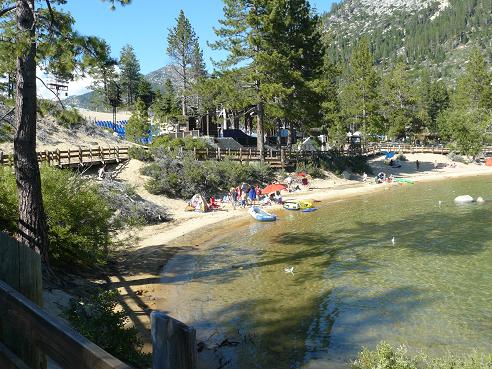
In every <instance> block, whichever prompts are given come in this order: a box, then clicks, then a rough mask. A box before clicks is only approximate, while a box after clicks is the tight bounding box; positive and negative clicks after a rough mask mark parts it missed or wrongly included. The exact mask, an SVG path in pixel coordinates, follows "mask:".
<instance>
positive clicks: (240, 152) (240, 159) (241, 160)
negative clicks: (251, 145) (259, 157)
mask: <svg viewBox="0 0 492 369" xmlns="http://www.w3.org/2000/svg"><path fill="white" fill-rule="evenodd" d="M239 162H240V163H242V162H243V148H242V147H240V148H239Z"/></svg>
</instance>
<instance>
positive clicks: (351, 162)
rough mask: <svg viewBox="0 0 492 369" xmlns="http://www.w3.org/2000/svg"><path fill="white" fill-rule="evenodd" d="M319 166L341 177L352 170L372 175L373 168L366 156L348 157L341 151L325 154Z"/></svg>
mask: <svg viewBox="0 0 492 369" xmlns="http://www.w3.org/2000/svg"><path fill="white" fill-rule="evenodd" d="M316 165H317V166H319V167H320V168H322V169H324V170H326V171H330V172H333V173H335V174H337V175H340V174H341V173H343V172H344V171H345V170H350V171H352V172H354V173H358V174H362V173H364V172H365V173H368V174H370V173H372V169H371V167H370V166H369V165H368V164H367V158H366V157H365V156H346V155H344V154H343V153H340V152H339V151H336V150H335V151H330V152H326V153H324V155H323V156H321V157H320V160H319V162H318V163H316Z"/></svg>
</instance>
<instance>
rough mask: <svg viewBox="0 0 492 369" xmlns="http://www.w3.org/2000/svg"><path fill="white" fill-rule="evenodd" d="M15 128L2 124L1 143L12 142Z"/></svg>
mask: <svg viewBox="0 0 492 369" xmlns="http://www.w3.org/2000/svg"><path fill="white" fill-rule="evenodd" d="M13 133H14V127H12V126H11V125H10V124H8V123H5V122H0V143H2V142H10V141H12V138H13Z"/></svg>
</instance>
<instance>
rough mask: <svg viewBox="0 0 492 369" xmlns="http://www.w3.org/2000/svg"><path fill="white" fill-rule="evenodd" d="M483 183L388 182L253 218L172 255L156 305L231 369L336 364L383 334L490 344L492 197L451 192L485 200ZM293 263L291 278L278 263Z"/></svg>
mask: <svg viewBox="0 0 492 369" xmlns="http://www.w3.org/2000/svg"><path fill="white" fill-rule="evenodd" d="M491 184H492V182H491V178H486V177H482V178H473V179H466V180H453V181H452V182H451V181H449V182H441V183H428V184H416V185H414V186H403V187H396V188H392V189H391V190H388V191H384V192H382V193H378V194H372V195H368V196H365V197H360V198H356V199H350V200H346V201H342V202H337V203H326V204H323V207H322V208H321V209H320V210H319V211H318V212H315V213H310V214H305V213H295V212H282V213H280V214H279V215H280V220H279V221H278V222H276V223H274V224H261V223H255V222H253V221H252V222H251V224H250V225H248V226H246V227H243V228H241V229H239V230H237V231H235V232H234V233H233V234H231V235H229V236H227V237H225V238H221V239H220V241H217V242H215V243H214V242H212V243H211V244H210V245H209V246H208V247H206V248H201V249H200V250H197V251H193V252H190V253H188V254H181V255H179V256H177V257H176V258H175V259H174V260H173V262H172V263H170V264H169V266H168V267H167V269H166V270H165V273H164V277H163V280H164V281H165V282H166V283H168V284H171V285H173V287H172V289H171V290H172V291H173V292H172V293H171V295H170V296H169V299H168V303H167V305H169V306H163V307H162V308H163V309H165V310H167V311H170V312H171V314H172V315H173V316H175V317H177V318H178V319H180V320H183V321H184V322H186V323H188V324H190V325H193V326H194V327H195V328H196V329H197V331H198V339H199V340H203V341H205V342H206V344H207V345H208V347H209V348H212V347H214V346H217V345H220V343H223V345H222V346H223V347H222V348H221V350H219V351H218V352H216V353H213V352H212V351H210V352H211V354H210V355H211V356H215V359H216V360H222V361H221V363H224V362H226V361H229V365H228V366H226V367H230V368H265V369H266V368H268V369H270V368H303V369H304V368H310V369H312V368H318V367H319V368H322V367H323V368H326V367H328V366H329V367H335V366H339V365H341V363H344V362H346V361H347V360H348V359H350V358H351V357H354V355H356V353H357V352H358V351H359V350H360V348H361V347H362V346H368V347H374V346H375V345H376V344H377V343H378V342H379V341H381V340H385V341H388V342H390V343H393V344H406V345H408V346H409V347H411V348H412V349H415V350H419V349H424V350H425V351H427V352H429V353H431V354H439V353H443V352H447V351H453V352H455V353H456V352H463V353H464V352H468V351H469V350H470V349H471V348H476V349H478V350H480V351H486V352H490V351H492V319H490V318H491V317H492V292H491V288H490V286H491V285H492V223H491V221H492V205H491V204H492V202H487V203H486V204H484V205H477V204H474V205H469V206H455V205H454V203H453V199H454V197H456V196H457V195H459V194H470V195H472V196H474V197H476V196H483V197H484V198H486V199H489V200H491V201H492V187H491ZM439 201H442V204H441V205H439ZM392 237H395V244H394V245H393V244H392V242H391V239H392ZM292 266H293V267H294V275H292V274H289V273H286V272H285V271H284V268H286V267H292ZM226 338H227V341H225V343H224V340H225V339H226ZM219 355H222V356H220V357H219ZM199 357H200V356H199ZM203 365H204V364H203ZM204 367H206V366H205V365H204ZM209 367H213V368H216V367H217V365H216V364H214V365H211V366H209Z"/></svg>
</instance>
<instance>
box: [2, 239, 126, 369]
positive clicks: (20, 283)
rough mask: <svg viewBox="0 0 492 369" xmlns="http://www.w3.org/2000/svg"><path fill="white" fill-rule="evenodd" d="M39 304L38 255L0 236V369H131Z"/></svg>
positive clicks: (39, 277) (40, 301)
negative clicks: (55, 368)
mask: <svg viewBox="0 0 492 369" xmlns="http://www.w3.org/2000/svg"><path fill="white" fill-rule="evenodd" d="M40 306H42V274H41V259H40V257H39V255H38V254H37V253H35V252H33V251H32V250H31V249H29V248H28V247H26V246H24V245H23V244H21V243H19V242H17V241H15V240H13V239H12V238H10V237H9V236H8V235H6V234H4V233H0V368H18V369H25V368H31V369H44V368H46V360H45V355H46V356H48V357H50V358H51V359H52V360H53V361H55V362H56V363H57V364H58V365H60V366H61V367H62V368H66V369H131V368H130V366H128V365H126V364H124V363H122V362H121V361H119V360H118V359H116V358H114V357H113V356H111V355H110V354H108V353H107V352H106V351H104V350H102V349H101V348H99V347H98V346H96V345H95V344H94V343H92V342H90V341H89V340H87V339H86V338H85V337H83V336H81V335H80V334H79V333H77V332H76V331H75V330H74V329H73V328H71V327H70V326H69V325H68V324H67V323H65V322H63V321H62V320H60V319H58V318H56V317H53V316H51V315H49V314H48V313H46V312H45V311H44V310H42V309H41V308H40Z"/></svg>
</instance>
